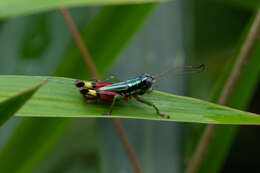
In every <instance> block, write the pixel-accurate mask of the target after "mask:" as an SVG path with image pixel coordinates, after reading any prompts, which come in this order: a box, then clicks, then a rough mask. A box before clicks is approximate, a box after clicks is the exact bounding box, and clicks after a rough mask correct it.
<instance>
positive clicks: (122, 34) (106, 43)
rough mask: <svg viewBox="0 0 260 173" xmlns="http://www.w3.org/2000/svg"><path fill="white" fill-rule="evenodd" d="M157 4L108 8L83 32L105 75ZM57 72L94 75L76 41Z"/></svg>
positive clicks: (78, 75) (86, 75) (99, 69)
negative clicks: (90, 72) (89, 69)
mask: <svg viewBox="0 0 260 173" xmlns="http://www.w3.org/2000/svg"><path fill="white" fill-rule="evenodd" d="M155 6H156V4H155V3H152V4H145V5H127V6H107V7H104V8H103V9H102V10H101V11H100V12H99V14H98V15H97V16H96V17H95V19H93V21H92V22H91V23H90V24H89V25H88V26H87V28H86V29H85V30H84V31H83V32H82V38H85V39H86V41H85V42H86V45H87V47H88V50H89V53H90V55H91V57H93V61H94V63H95V65H96V66H97V69H98V71H99V73H100V74H101V75H104V74H105V73H106V72H107V71H108V69H109V67H110V66H111V65H112V64H113V63H114V62H115V60H116V58H117V57H118V55H119V54H120V52H121V51H122V50H123V48H125V46H126V45H127V43H128V42H129V41H130V39H131V38H132V37H133V35H134V34H135V33H136V32H137V30H138V29H139V28H140V27H141V26H142V24H143V23H144V21H145V19H146V18H147V16H148V15H149V14H150V13H151V12H152V10H153V9H154V8H155ZM118 14H120V15H118ZM104 28H105V30H106V32H104ZM55 75H56V76H59V75H62V76H66V77H72V78H83V79H84V78H85V79H86V78H87V77H89V78H90V76H89V73H88V70H87V69H86V67H85V63H84V61H83V59H82V57H81V54H80V52H79V49H78V47H77V46H76V45H75V44H72V46H71V47H70V49H69V51H68V52H67V54H66V56H65V58H64V60H63V61H62V63H61V64H60V66H59V67H58V68H57V71H56V73H55Z"/></svg>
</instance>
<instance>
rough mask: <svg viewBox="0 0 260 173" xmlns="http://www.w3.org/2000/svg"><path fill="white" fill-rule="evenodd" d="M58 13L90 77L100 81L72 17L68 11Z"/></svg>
mask: <svg viewBox="0 0 260 173" xmlns="http://www.w3.org/2000/svg"><path fill="white" fill-rule="evenodd" d="M60 11H61V14H62V15H63V17H64V19H65V21H66V23H67V25H68V27H69V29H70V31H71V34H72V36H73V38H74V40H75V42H76V44H77V46H78V47H79V50H80V53H81V54H82V57H83V59H84V61H85V63H86V65H87V67H88V68H89V72H90V74H91V76H93V77H95V78H97V79H100V75H99V73H98V71H97V68H96V66H95V64H94V62H93V61H92V58H91V56H90V54H89V52H88V50H87V47H86V46H85V44H84V42H83V40H82V39H81V36H80V34H79V31H78V29H77V27H76V25H75V23H74V21H73V19H72V17H71V16H70V14H69V12H68V10H66V9H65V8H60Z"/></svg>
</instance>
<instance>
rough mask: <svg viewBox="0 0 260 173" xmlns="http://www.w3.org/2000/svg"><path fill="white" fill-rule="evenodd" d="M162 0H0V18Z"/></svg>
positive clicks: (158, 0)
mask: <svg viewBox="0 0 260 173" xmlns="http://www.w3.org/2000/svg"><path fill="white" fill-rule="evenodd" d="M161 1H164V0H99V1H95V0H60V1H50V0H20V1H15V0H0V18H7V17H14V16H19V15H26V14H32V13H36V12H37V13H38V12H42V11H47V10H53V9H57V8H60V7H79V6H86V5H116V4H120V5H123V4H139V3H148V2H161Z"/></svg>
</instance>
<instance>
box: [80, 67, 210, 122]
mask: <svg viewBox="0 0 260 173" xmlns="http://www.w3.org/2000/svg"><path fill="white" fill-rule="evenodd" d="M178 68H183V69H185V68H189V69H196V71H192V72H188V73H194V72H200V71H203V70H204V68H205V65H203V64H202V65H200V66H183V67H175V68H173V69H171V70H169V71H167V72H164V73H162V74H160V75H157V76H151V75H149V74H143V75H141V76H139V77H137V78H134V79H130V80H127V81H123V82H120V81H118V80H117V79H115V78H114V77H113V78H111V79H112V80H114V81H115V82H116V83H110V82H99V81H96V82H85V81H82V80H77V81H76V83H75V85H76V86H77V87H78V88H80V93H81V94H82V95H83V97H84V98H85V99H86V102H87V103H88V102H96V101H97V100H99V99H101V100H105V101H109V102H112V104H111V107H110V110H109V112H106V113H104V114H105V115H111V113H112V110H113V107H114V105H115V103H116V101H118V100H125V101H128V100H129V99H131V97H134V98H135V99H136V100H137V101H139V102H141V103H144V104H146V105H149V106H152V107H153V108H154V109H155V111H156V114H157V115H159V116H161V117H166V118H169V116H168V115H165V114H162V113H160V111H159V109H158V108H157V107H156V106H155V105H154V104H153V103H152V102H150V101H148V100H145V99H143V98H141V97H139V95H143V94H145V93H147V92H148V91H152V85H153V83H155V82H156V79H158V78H160V77H162V76H164V75H165V74H167V73H169V72H170V71H173V70H175V69H178ZM183 74H184V73H183Z"/></svg>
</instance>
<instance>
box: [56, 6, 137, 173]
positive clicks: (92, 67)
mask: <svg viewBox="0 0 260 173" xmlns="http://www.w3.org/2000/svg"><path fill="white" fill-rule="evenodd" d="M60 11H61V13H62V15H63V17H64V19H65V21H66V23H67V24H68V27H69V29H70V31H71V33H72V35H73V38H74V40H75V42H76V44H77V46H78V47H79V50H80V52H81V54H82V57H83V59H84V61H85V63H86V66H87V67H88V68H89V71H90V73H91V76H92V77H95V78H96V79H99V80H100V79H101V77H100V75H99V73H98V71H97V68H96V66H95V64H94V63H93V61H92V58H91V56H90V54H89V52H88V50H87V47H86V45H85V44H84V42H83V40H82V39H81V36H80V33H79V31H78V29H77V27H76V26H75V24H74V21H73V19H72V17H71V16H70V14H69V12H68V11H67V10H66V9H65V8H60ZM112 121H113V124H114V126H115V128H116V129H117V132H118V134H119V137H120V139H121V141H122V143H123V145H124V147H125V149H126V151H127V154H128V156H129V158H130V161H131V163H132V165H133V167H134V170H135V172H136V173H142V169H141V167H140V164H139V162H138V161H137V158H136V156H135V154H134V151H133V148H132V147H131V144H130V141H129V139H128V137H127V135H126V132H125V130H124V128H123V126H122V124H121V122H120V120H119V119H116V118H115V119H112Z"/></svg>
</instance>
